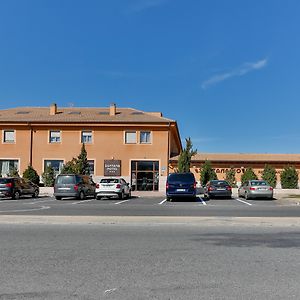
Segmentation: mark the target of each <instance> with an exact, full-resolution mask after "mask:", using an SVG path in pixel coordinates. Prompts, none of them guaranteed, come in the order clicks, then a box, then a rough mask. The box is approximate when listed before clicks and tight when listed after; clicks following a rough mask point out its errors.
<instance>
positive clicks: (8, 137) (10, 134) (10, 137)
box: [3, 130, 15, 144]
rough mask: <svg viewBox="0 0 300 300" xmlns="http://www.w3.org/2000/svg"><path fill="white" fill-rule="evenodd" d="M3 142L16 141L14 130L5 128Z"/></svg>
mask: <svg viewBox="0 0 300 300" xmlns="http://www.w3.org/2000/svg"><path fill="white" fill-rule="evenodd" d="M3 143H7V144H12V143H15V131H14V130H3Z"/></svg>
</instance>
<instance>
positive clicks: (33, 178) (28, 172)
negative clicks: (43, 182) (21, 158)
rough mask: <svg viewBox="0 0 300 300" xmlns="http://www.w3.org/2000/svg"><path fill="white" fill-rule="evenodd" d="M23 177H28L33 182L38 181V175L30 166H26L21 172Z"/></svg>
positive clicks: (36, 182)
mask: <svg viewBox="0 0 300 300" xmlns="http://www.w3.org/2000/svg"><path fill="white" fill-rule="evenodd" d="M23 178H25V179H28V180H30V181H31V182H33V183H35V184H39V183H40V176H39V174H38V173H37V171H36V170H35V169H34V168H33V167H32V166H28V167H27V169H26V170H25V171H24V172H23Z"/></svg>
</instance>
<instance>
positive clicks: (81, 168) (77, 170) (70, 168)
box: [61, 144, 90, 175]
mask: <svg viewBox="0 0 300 300" xmlns="http://www.w3.org/2000/svg"><path fill="white" fill-rule="evenodd" d="M61 174H81V175H90V165H89V163H88V160H87V151H86V149H85V145H84V144H82V147H81V151H80V153H79V155H78V156H77V158H75V157H73V158H72V159H71V160H70V161H68V162H66V164H65V165H64V166H63V168H62V170H61Z"/></svg>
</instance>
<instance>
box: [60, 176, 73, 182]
mask: <svg viewBox="0 0 300 300" xmlns="http://www.w3.org/2000/svg"><path fill="white" fill-rule="evenodd" d="M74 181H75V177H74V176H58V177H57V180H56V183H57V184H73V183H75V182H74Z"/></svg>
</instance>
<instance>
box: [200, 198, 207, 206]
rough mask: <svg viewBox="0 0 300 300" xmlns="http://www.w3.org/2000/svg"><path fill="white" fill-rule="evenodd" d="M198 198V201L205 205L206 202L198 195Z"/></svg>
mask: <svg viewBox="0 0 300 300" xmlns="http://www.w3.org/2000/svg"><path fill="white" fill-rule="evenodd" d="M199 198H200V201H201V203H202V204H203V205H207V204H206V202H205V201H204V200H203V199H202V198H201V197H199Z"/></svg>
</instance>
